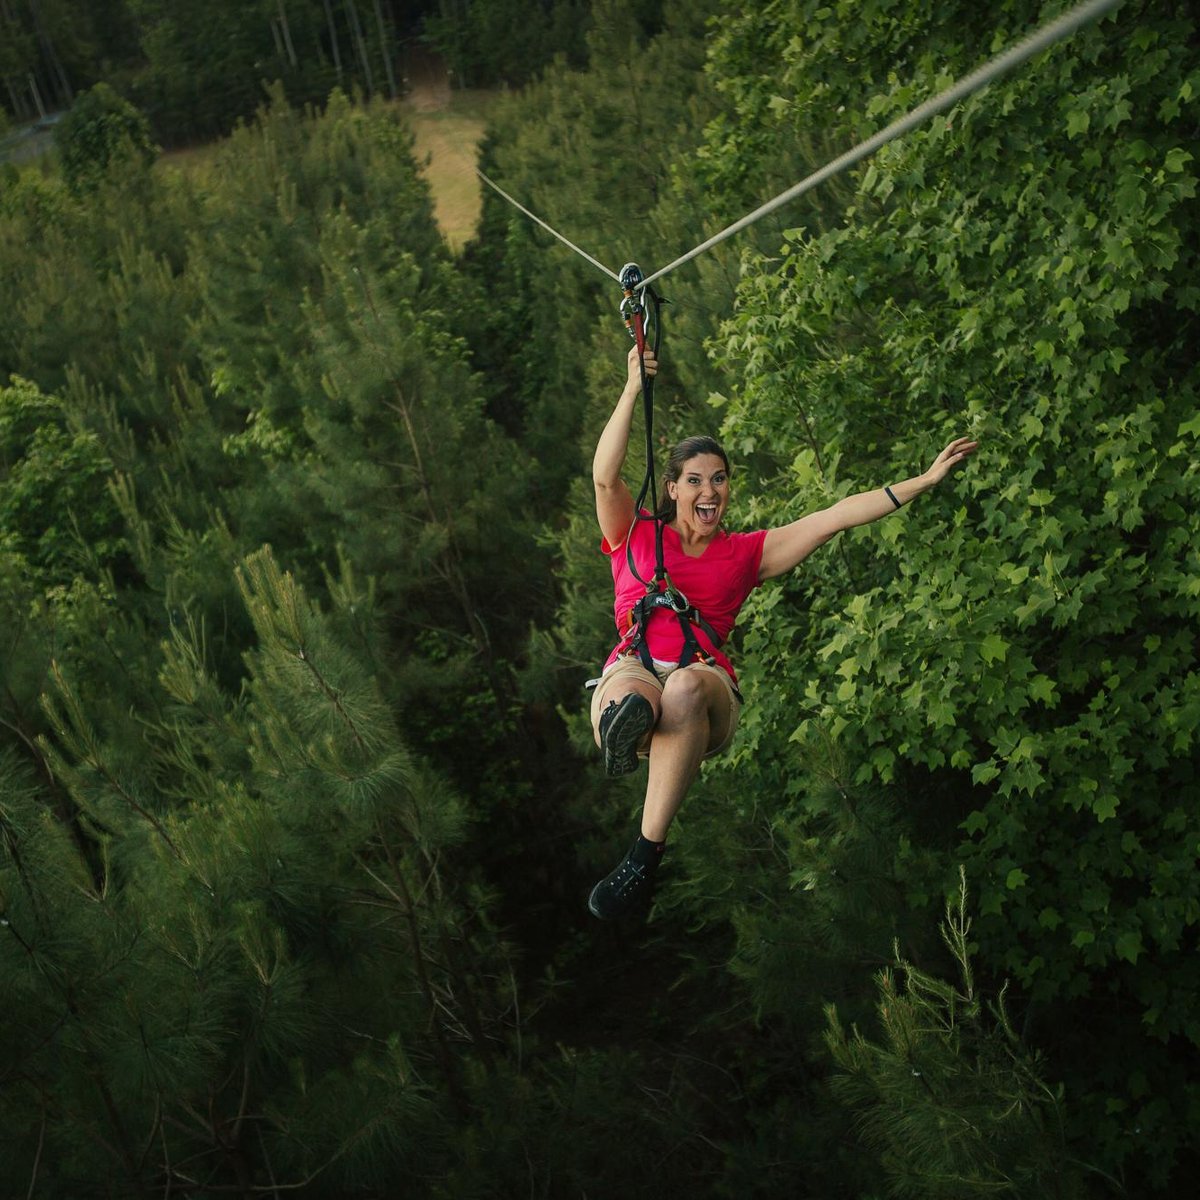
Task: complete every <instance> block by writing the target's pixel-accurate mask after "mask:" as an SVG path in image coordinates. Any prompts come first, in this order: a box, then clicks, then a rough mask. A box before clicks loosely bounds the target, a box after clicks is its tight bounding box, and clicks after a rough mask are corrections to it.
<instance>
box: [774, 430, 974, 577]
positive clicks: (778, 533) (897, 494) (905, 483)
mask: <svg viewBox="0 0 1200 1200" xmlns="http://www.w3.org/2000/svg"><path fill="white" fill-rule="evenodd" d="M978 445H979V443H978V442H973V441H972V440H971V439H970V438H965V437H964V438H955V439H954V441H952V442H951V443H950V444H949V445H948V446H947V447H946V448H945V450H943V451H942V452H941V454H939V455H938V456H937V458H935V459H934V460H933V465H932V466H931V467H930V468H929V470H928V471H926V472H925V473H924V474H923V475H916V476H914V477H913V478H912V479H905V480H902V481H901V482H900V483H893V484H892V485H891V486H890V487H887V488H876V489H875V490H874V491H870V492H859V493H858V494H857V495H854V496H847V497H846V498H845V499H844V500H839V501H838V502H837V503H836V504H832V505H830V506H829V508H823V509H821V510H820V511H819V512H814V513H809V514H808V516H806V517H801V518H800V519H799V520H798V521H793V522H792V523H791V524H790V525H781V526H780V527H779V528H778V529H772V530H770V531H769V532H768V533H767V537H766V540H765V541H764V542H763V553H762V563H761V564H760V566H759V569H758V578H759V579H760V580H763V579H772V578H774V577H775V576H776V575H783V574H784V573H785V572H787V571H790V570H791V569H792V568H793V567H794V566H796V565H797V564H798V563H801V562H803V561H804V560H805V559H806V558H807V557H808V556H809V555H810V554H811V553H812V552H813V551H814V550H815V549H817V547H818V546H823V545H824V544H825V543H826V542H827V541H829V539H830V538H831V537H833V535H834V534H835V533H841V531H842V530H843V529H852V528H853V527H854V526H855V525H867V524H869V523H870V522H871V521H878V520H879V518H880V517H886V516H888V515H889V514H891V513H894V512H895V511H896V510H897V509H898V508H899V507H900V506H901V505H902V504H907V503H908V501H909V500H912V499H913V498H914V497H916V496H919V495H920V494H921V493H922V492H927V491H929V489H930V488H932V487H935V486H936V485H937V484H939V483H941V481H942V480H943V479H945V478H946V475H947V474H948V473H949V472H950V470H951V468H953V467H955V466H957V465H958V464H959V463H960V462H962V461H963V460H964V459H966V458H967V457H969V456H970V455H972V454H974V453H975V450H976V448H977V447H978ZM889 493H890V495H889ZM893 497H894V499H893Z"/></svg>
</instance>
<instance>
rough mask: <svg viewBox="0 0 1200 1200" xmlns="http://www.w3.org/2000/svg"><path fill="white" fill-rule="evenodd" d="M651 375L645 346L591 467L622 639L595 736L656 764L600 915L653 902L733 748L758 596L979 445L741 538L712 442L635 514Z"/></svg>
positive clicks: (621, 761)
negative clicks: (687, 814)
mask: <svg viewBox="0 0 1200 1200" xmlns="http://www.w3.org/2000/svg"><path fill="white" fill-rule="evenodd" d="M643 370H644V371H645V374H646V377H647V379H652V378H653V377H654V376H655V375H656V374H657V372H658V362H657V360H656V359H655V357H654V352H653V351H652V350H646V351H644V352H643V354H642V359H641V363H640V364H639V359H638V350H637V348H636V347H634V348H633V349H632V350H630V352H629V358H628V363H627V377H626V382H625V388H624V390H623V391H622V392H621V396H620V399H619V400H618V401H617V404H616V407H615V408H614V409H613V413H612V416H611V417H610V418H609V420H608V424H607V425H606V426H605V427H604V432H603V433H602V434H601V435H600V440H599V442H598V443H597V445H596V453H595V457H594V459H593V461H592V480H593V483H594V484H595V489H596V518H597V520H598V521H599V524H600V531H601V533H602V534H603V541H602V542H601V549H602V550H603V552H604V553H605V554H607V555H608V556H609V559H610V561H611V563H612V573H613V587H614V592H615V606H614V616H615V619H616V626H617V631H618V633H619V635H620V637H619V640H618V641H617V644H616V646H615V647H614V648H613V651H612V653H611V654H610V655H609V656H608V661H607V662H606V663H605V666H604V671H603V673H602V674H601V676H600V678H599V679H598V680H596V681H595V691H594V693H593V695H592V706H591V716H592V728H593V731H594V733H595V737H596V743H597V745H598V746H599V747H600V749H601V751H602V753H603V756H604V767H605V770H606V771H607V772H608V774H610V775H626V774H629V773H630V772H631V771H635V770H636V769H637V767H638V761H639V759H640V758H643V757H644V758H648V759H649V763H650V766H649V777H648V779H647V784H646V801H645V804H644V806H643V809H642V824H641V831H640V833H639V835H638V839H637V841H636V842H635V844H634V846H633V848H632V849H631V850H630V852H629V853H628V854H627V855H626V856H625V858H624V859H623V860H622V862H621V863H620V865H619V866H618V867H617V868H616V870H614V871H613V872H612V873H611V874H609V875H608V876H606V877H605V878H604V879H602V880H601V881H600V882H599V883H598V884H596V886H595V887H594V888H593V889H592V893H591V896H590V897H589V899H588V908H589V909H590V910H591V912H592V913H593V915H595V916H597V917H601V918H604V919H609V918H613V917H619V916H621V915H623V914H625V913H626V912H629V911H630V910H631V909H634V908H636V907H640V906H641V905H642V904H643V903H645V902H646V901H647V900H648V899H649V896H650V893H651V890H652V888H653V883H654V877H655V871H656V869H657V867H658V863H659V861H660V859H661V857H662V853H663V849H664V848H665V845H666V837H667V830H668V828H669V827H670V824H671V821H672V819H673V818H674V816H675V813H676V812H677V811H678V809H679V805H680V804H681V803H682V802H683V797H684V796H685V795H686V794H687V790H688V788H689V787H690V786H691V784H692V781H693V780H694V779H695V777H696V774H697V772H698V771H699V769H700V764H701V762H702V761H703V760H704V759H706V758H709V757H711V756H712V755H714V754H720V753H721V751H723V750H724V749H725V748H726V747H727V746H728V745H729V743H730V742H731V741H732V740H733V735H734V733H735V732H736V730H737V724H738V716H739V714H740V712H741V707H742V696H741V693H740V692H739V691H738V688H737V675H736V674H735V673H734V669H733V664H732V663H731V662H730V661H729V659H728V657H726V655H725V654H723V653H722V651H721V646H722V644H723V643H724V642H725V641H727V640H728V638H729V635H730V634H731V633H732V632H733V627H734V624H735V622H736V621H737V616H738V613H739V612H740V611H741V607H742V605H743V604H744V603H745V601H746V597H747V596H749V595H750V593H751V592H752V591H753V590H754V588H756V587H757V586H758V585H759V584H761V583H763V582H764V581H765V580H767V579H771V578H773V577H774V576H776V575H782V574H784V573H785V572H786V571H790V570H791V569H792V568H793V567H794V566H796V565H797V564H798V563H800V562H802V561H803V560H804V559H805V558H806V557H807V556H808V555H809V554H811V553H812V551H814V550H815V549H817V547H819V546H822V545H824V544H825V543H826V542H827V541H829V539H830V538H831V537H833V536H834V534H836V533H839V532H840V531H841V530H843V529H850V528H852V527H854V526H856V525H866V524H868V523H869V522H871V521H876V520H878V519H879V518H880V517H885V516H887V515H888V514H890V513H893V512H895V511H896V510H897V509H899V508H900V507H901V506H902V505H903V504H904V503H905V502H906V501H908V500H911V499H912V498H913V497H915V496H919V495H920V494H921V493H922V492H925V491H928V490H929V489H930V488H932V487H933V486H934V485H935V484H937V483H940V482H941V480H942V479H944V478H945V477H946V475H947V473H948V472H949V471H950V469H951V468H952V467H954V466H955V465H957V464H958V463H960V462H962V461H963V460H964V459H965V458H966V457H967V456H968V455H970V454H972V453H974V451H975V448H976V443H975V442H973V441H970V440H969V439H967V438H956V439H955V440H954V441H952V442H951V443H950V444H949V445H948V446H947V447H946V448H945V449H944V450H943V451H942V452H941V454H939V455H938V456H937V458H936V459H935V460H934V463H933V465H932V466H931V467H930V468H929V470H928V471H926V472H925V473H924V474H922V475H918V476H915V477H914V478H912V479H906V480H903V481H901V482H899V483H894V484H891V485H890V486H887V487H882V488H876V489H874V490H872V491H869V492H860V493H858V494H857V495H853V496H847V497H846V498H845V499H843V500H839V501H838V503H837V504H834V505H832V506H830V507H829V508H826V509H822V510H821V511H819V512H814V513H810V514H809V515H808V516H805V517H801V518H800V520H798V521H793V522H792V523H791V524H789V525H784V526H781V527H780V528H778V529H770V530H766V529H760V530H758V531H757V532H754V533H730V532H728V531H727V530H725V529H724V528H722V521H723V519H724V517H725V512H726V509H727V508H728V506H729V476H730V469H729V459H728V457H727V456H726V454H725V451H724V450H722V449H721V446H720V445H719V443H717V442H716V441H714V440H713V439H712V438H710V437H690V438H685V439H684V440H683V441H682V442H680V443H679V444H678V445H677V446H676V447H675V448H674V450H672V451H671V455H670V458H669V460H668V463H667V468H666V472H665V475H664V479H663V484H664V496H663V500H662V503H661V505H660V506H659V509H658V512H657V513H655V514H653V517H652V515H651V514H650V513H648V512H645V511H642V512H638V511H637V509H636V506H635V502H634V499H633V496H632V494H631V492H630V490H629V488H628V486H627V485H626V484H625V482H624V480H623V479H622V478H621V469H622V467H623V466H624V464H625V456H626V452H627V450H628V446H629V428H630V423H631V421H632V418H633V409H634V405H635V402H636V400H637V397H638V394H639V392H640V391H641V387H642V371H643ZM647 580H651V581H652V582H651V583H650V584H647V582H646V581H647Z"/></svg>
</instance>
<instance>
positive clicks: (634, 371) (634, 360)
mask: <svg viewBox="0 0 1200 1200" xmlns="http://www.w3.org/2000/svg"><path fill="white" fill-rule="evenodd" d="M626 361H627V365H628V368H629V386H630V387H633V388H637V389H638V390H639V391H640V390H641V386H642V373H641V371H639V370H638V348H637V346H631V347H630V348H629V355H628V358H627V360H626ZM642 362H643V363H645V365H646V377H647V378H648V379H653V378H654V376H655V375H657V374H658V359H656V358H655V357H654V351H653V350H652V349H651V348H650V347H649V346H647V347H646V349H645V351H644V352H643V353H642Z"/></svg>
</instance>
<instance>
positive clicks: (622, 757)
mask: <svg viewBox="0 0 1200 1200" xmlns="http://www.w3.org/2000/svg"><path fill="white" fill-rule="evenodd" d="M635 701H636V702H637V703H634V702H635ZM653 725H654V710H653V709H652V708H651V707H650V702H649V701H648V700H647V699H646V698H645V697H644V696H639V695H637V693H631V694H630V695H628V696H626V697H625V699H624V700H622V701H621V705H620V707H619V708H618V709H617V711H616V712H615V713H614V714H613V719H612V723H611V724H610V725H609V727H608V729H607V730H605V734H604V770H605V772H606V773H607V774H609V775H613V776H616V775H628V774H629V773H630V772H631V771H636V770H637V765H638V756H637V750H638V746H639V745H640V744H641V741H642V738H643V737H645V736H646V734H647V733H648V732H649V731H650V729H651V728H652V727H653Z"/></svg>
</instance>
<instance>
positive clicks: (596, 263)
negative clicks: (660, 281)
mask: <svg viewBox="0 0 1200 1200" xmlns="http://www.w3.org/2000/svg"><path fill="white" fill-rule="evenodd" d="M475 174H476V175H478V176H479V178H480V179H482V180H483V182H484V183H486V184H487V185H488V187H490V188H495V190H496V191H498V192H499V193H500V195H502V196H503V197H504V198H505V200H507V201H508V202H509V204H511V205H512V206H513V207H514V208H519V209H520V210H521V211H522V212H523V213H524V214H525V215H526V216H527V217H528V218H529V219H530V220H531V221H536V222H537V223H538V224H539V225H540V226H541V227H542V228H543V229H544V230H546V232H547V233H552V234H554V236H555V237H556V238H558V240H559V241H560V242H562V244H563V245H564V246H570V248H571V249H572V250H574V251H575V253H576V254H578V255H581V256H582V257H583V258H586V259H587V260H588V262H590V263H591V264H592V266H594V267H599V268H600V270H602V271H603V272H604V273H605V275H607V276H608V277H609V278H610V279H615V280H616V281H617V282H618V283H620V282H621V277H620V275H618V274H617V273H616V271H610V270H609V269H608V268H607V267H606V266H605V265H604V264H603V263H602V262H599V261H597V260H596V259H594V258H593V257H592V256H591V255H590V254H589V253H588V252H587V251H586V250H580V248H579V247H578V246H577V245H575V243H574V242H571V241H568V240H567V239H566V238H565V237H563V235H562V234H561V233H559V232H558V231H557V230H556V229H551V228H550V226H549V225H547V224H546V222H545V221H543V220H542V218H541V217H538V216H535V215H534V214H533V213H531V212H530V211H529V209H527V208H526V207H525V205H523V204H518V203H517V202H516V201H515V200H514V199H513V198H512V197H511V196H510V195H509V194H508V193H507V192H506V191H505V190H504V189H503V188H502V187H500V185H499V184H497V183H493V182H492V180H490V179H489V178H488V177H487V176H486V175H485V174H484V173H483V172H482V171H481V170H480V169H479V168H478V167H476V168H475Z"/></svg>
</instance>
